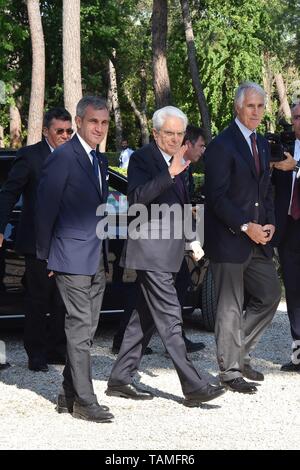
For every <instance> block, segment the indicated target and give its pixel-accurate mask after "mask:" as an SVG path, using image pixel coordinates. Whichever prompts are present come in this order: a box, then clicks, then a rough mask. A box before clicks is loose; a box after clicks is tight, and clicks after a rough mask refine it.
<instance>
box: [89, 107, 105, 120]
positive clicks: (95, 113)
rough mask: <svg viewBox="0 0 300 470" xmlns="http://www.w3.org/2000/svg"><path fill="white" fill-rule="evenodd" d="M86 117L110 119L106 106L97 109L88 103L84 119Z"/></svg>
mask: <svg viewBox="0 0 300 470" xmlns="http://www.w3.org/2000/svg"><path fill="white" fill-rule="evenodd" d="M85 118H88V119H91V118H94V119H100V120H103V119H109V113H108V110H107V109H106V108H105V109H95V108H94V107H93V106H91V105H88V106H87V108H86V110H85V113H84V116H83V119H85Z"/></svg>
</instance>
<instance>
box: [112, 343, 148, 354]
mask: <svg viewBox="0 0 300 470" xmlns="http://www.w3.org/2000/svg"><path fill="white" fill-rule="evenodd" d="M120 348H121V346H115V345H113V347H112V348H111V352H112V353H113V354H119V352H120ZM149 354H153V350H152V349H151V348H149V347H148V346H147V347H146V349H145V351H144V353H143V355H144V356H148V355H149Z"/></svg>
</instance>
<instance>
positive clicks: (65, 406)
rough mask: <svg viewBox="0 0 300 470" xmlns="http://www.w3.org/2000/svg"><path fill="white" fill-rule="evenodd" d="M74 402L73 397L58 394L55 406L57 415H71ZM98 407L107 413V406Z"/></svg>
mask: <svg viewBox="0 0 300 470" xmlns="http://www.w3.org/2000/svg"><path fill="white" fill-rule="evenodd" d="M74 401H75V400H74V397H68V396H66V395H62V394H60V395H58V397H57V404H56V407H55V409H56V411H57V412H58V413H73V406H74ZM99 406H100V408H101V409H102V410H103V411H109V408H108V406H105V405H99Z"/></svg>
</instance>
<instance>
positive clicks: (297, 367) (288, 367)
mask: <svg viewBox="0 0 300 470" xmlns="http://www.w3.org/2000/svg"><path fill="white" fill-rule="evenodd" d="M280 370H282V371H283V372H300V364H294V363H293V362H292V361H290V362H288V363H287V364H283V366H281V367H280Z"/></svg>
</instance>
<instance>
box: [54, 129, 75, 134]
mask: <svg viewBox="0 0 300 470" xmlns="http://www.w3.org/2000/svg"><path fill="white" fill-rule="evenodd" d="M65 132H66V133H67V134H68V135H72V134H73V132H74V131H73V129H71V128H69V129H55V133H56V134H57V135H63V134H64V133H65Z"/></svg>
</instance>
